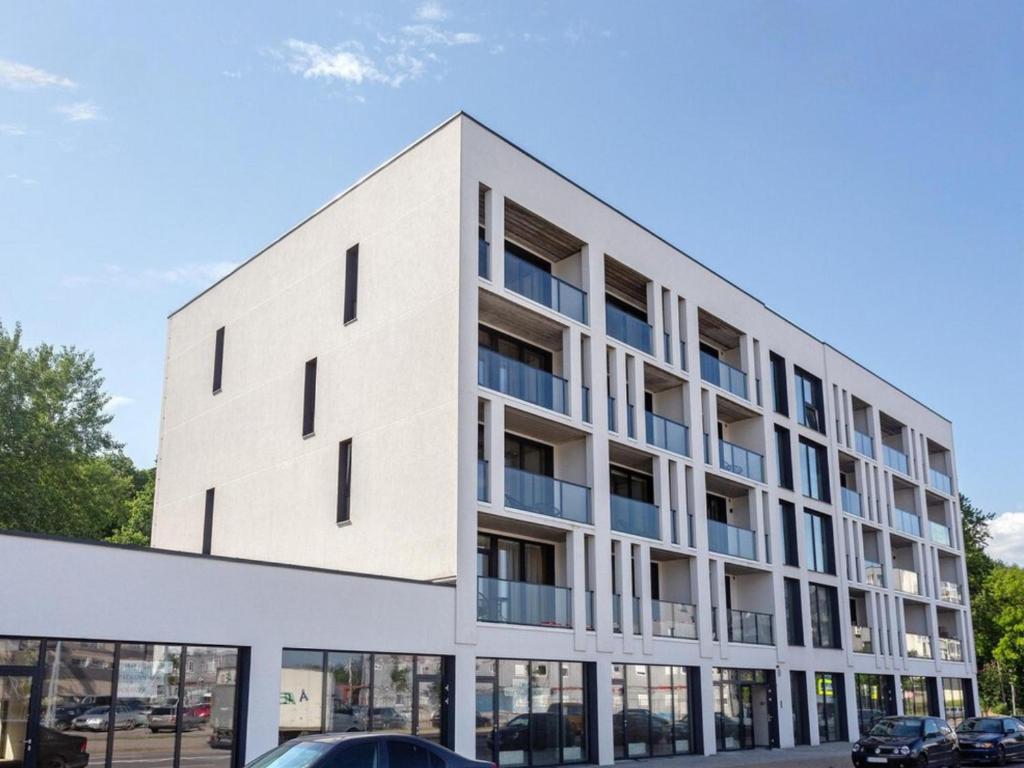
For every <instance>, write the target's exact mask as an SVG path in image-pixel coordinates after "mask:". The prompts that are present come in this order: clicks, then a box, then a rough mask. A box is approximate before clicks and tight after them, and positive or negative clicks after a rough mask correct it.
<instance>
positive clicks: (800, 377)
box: [796, 368, 825, 434]
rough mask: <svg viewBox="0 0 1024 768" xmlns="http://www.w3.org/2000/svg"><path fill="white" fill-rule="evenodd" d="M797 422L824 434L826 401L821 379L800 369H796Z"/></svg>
mask: <svg viewBox="0 0 1024 768" xmlns="http://www.w3.org/2000/svg"><path fill="white" fill-rule="evenodd" d="M796 420H797V421H799V422H800V423H801V424H803V425H804V426H805V427H809V428H810V429H813V430H816V431H818V432H821V433H822V434H824V432H825V400H824V397H823V395H822V391H821V379H819V378H818V377H817V376H812V375H811V374H809V373H807V371H803V370H801V369H799V368H797V369H796Z"/></svg>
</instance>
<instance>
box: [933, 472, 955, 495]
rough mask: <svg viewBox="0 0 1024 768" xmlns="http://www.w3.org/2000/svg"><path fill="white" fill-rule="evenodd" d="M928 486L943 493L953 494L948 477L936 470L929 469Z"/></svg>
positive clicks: (951, 483)
mask: <svg viewBox="0 0 1024 768" xmlns="http://www.w3.org/2000/svg"><path fill="white" fill-rule="evenodd" d="M928 484H929V485H930V486H931V487H932V488H935V489H936V490H938V491H942V492H943V493H953V481H952V480H950V478H949V475H947V474H946V473H945V472H940V471H939V470H937V469H931V468H929V470H928Z"/></svg>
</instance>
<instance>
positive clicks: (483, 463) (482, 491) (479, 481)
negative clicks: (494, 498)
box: [476, 459, 491, 501]
mask: <svg viewBox="0 0 1024 768" xmlns="http://www.w3.org/2000/svg"><path fill="white" fill-rule="evenodd" d="M476 498H477V501H490V500H491V496H490V493H489V492H488V490H487V459H477V460H476Z"/></svg>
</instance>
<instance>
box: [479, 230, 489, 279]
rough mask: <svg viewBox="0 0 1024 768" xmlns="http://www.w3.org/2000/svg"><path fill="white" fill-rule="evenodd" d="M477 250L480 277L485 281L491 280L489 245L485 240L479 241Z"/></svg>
mask: <svg viewBox="0 0 1024 768" xmlns="http://www.w3.org/2000/svg"><path fill="white" fill-rule="evenodd" d="M479 243H480V245H479V247H478V248H477V252H478V257H477V258H478V261H479V265H478V267H479V272H480V277H482V278H484V279H485V280H490V279H491V244H490V243H488V242H487V241H486V240H480V241H479Z"/></svg>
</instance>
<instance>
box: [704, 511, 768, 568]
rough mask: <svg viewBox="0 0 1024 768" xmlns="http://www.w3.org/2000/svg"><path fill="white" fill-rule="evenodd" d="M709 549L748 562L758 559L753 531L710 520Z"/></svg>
mask: <svg viewBox="0 0 1024 768" xmlns="http://www.w3.org/2000/svg"><path fill="white" fill-rule="evenodd" d="M708 549H710V550H711V551H712V552H719V553H721V554H723V555H733V556H735V557H745V558H746V559H747V560H756V559H757V556H756V554H755V551H756V550H755V546H754V532H753V531H750V530H747V529H746V528H737V527H736V526H735V525H729V524H728V523H720V522H718V521H717V520H708Z"/></svg>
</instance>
